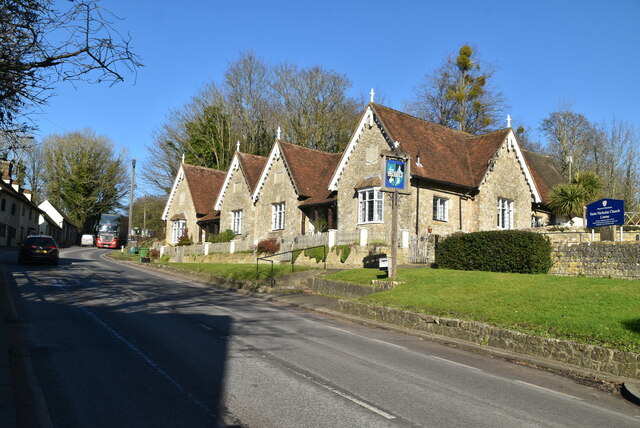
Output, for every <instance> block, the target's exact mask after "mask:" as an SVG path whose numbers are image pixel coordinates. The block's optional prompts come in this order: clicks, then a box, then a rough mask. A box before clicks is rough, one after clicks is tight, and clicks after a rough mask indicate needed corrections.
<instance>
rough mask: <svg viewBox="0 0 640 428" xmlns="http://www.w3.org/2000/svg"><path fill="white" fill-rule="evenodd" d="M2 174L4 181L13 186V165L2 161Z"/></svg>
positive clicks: (0, 167) (0, 168) (0, 164)
mask: <svg viewBox="0 0 640 428" xmlns="http://www.w3.org/2000/svg"><path fill="white" fill-rule="evenodd" d="M0 172H2V181H4V182H5V183H7V184H11V175H12V174H13V163H12V162H11V161H8V160H3V161H0Z"/></svg>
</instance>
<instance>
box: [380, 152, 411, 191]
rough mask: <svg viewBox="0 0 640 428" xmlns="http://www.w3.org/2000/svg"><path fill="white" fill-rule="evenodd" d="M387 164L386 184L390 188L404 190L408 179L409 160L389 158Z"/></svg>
mask: <svg viewBox="0 0 640 428" xmlns="http://www.w3.org/2000/svg"><path fill="white" fill-rule="evenodd" d="M386 161H387V162H386V165H385V174H384V184H385V187H388V188H390V189H398V190H404V188H405V180H406V177H407V175H406V169H407V161H405V160H404V159H393V158H387V159H386Z"/></svg>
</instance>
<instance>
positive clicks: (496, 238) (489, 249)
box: [436, 230, 552, 273]
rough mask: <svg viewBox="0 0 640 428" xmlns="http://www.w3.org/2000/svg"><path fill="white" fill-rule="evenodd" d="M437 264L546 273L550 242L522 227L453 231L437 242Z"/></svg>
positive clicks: (497, 270)
mask: <svg viewBox="0 0 640 428" xmlns="http://www.w3.org/2000/svg"><path fill="white" fill-rule="evenodd" d="M436 264H437V265H438V267H442V268H447V269H458V270H481V271H489V272H513V273H547V272H548V271H549V269H550V268H551V265H552V262H551V242H550V241H549V240H548V239H547V238H546V237H545V236H543V235H542V234H539V233H535V232H527V231H523V230H502V231H490V232H474V233H455V234H453V235H450V236H448V237H447V238H446V239H444V240H443V241H441V242H440V243H439V245H438V247H437V248H436Z"/></svg>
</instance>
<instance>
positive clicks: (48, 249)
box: [18, 235, 60, 265]
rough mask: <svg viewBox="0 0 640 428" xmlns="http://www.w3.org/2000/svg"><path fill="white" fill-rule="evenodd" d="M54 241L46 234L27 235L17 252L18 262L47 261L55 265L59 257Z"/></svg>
mask: <svg viewBox="0 0 640 428" xmlns="http://www.w3.org/2000/svg"><path fill="white" fill-rule="evenodd" d="M59 252H60V251H59V249H58V244H56V241H55V240H54V239H53V238H52V237H51V236H48V235H29V236H27V239H25V241H24V242H23V243H22V246H21V247H20V250H19V253H18V263H20V264H23V263H28V262H49V263H51V264H54V265H57V264H58V261H59V259H60V257H59Z"/></svg>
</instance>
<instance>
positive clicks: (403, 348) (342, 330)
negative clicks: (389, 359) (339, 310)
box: [324, 325, 407, 351]
mask: <svg viewBox="0 0 640 428" xmlns="http://www.w3.org/2000/svg"><path fill="white" fill-rule="evenodd" d="M324 327H326V328H330V329H332V330H338V331H340V332H342V333H347V334H350V335H353V336H358V337H360V338H362V339H367V340H372V341H374V342H378V343H382V344H383V345H388V346H393V347H394V348H399V349H402V350H404V351H406V350H407V348H405V347H404V346H400V345H396V344H395V343H390V342H385V341H384V340H380V339H373V338H371V337H367V336H362V335H360V334H358V333H354V332H352V331H349V330H344V329H341V328H338V327H333V326H330V325H325V326H324Z"/></svg>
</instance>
